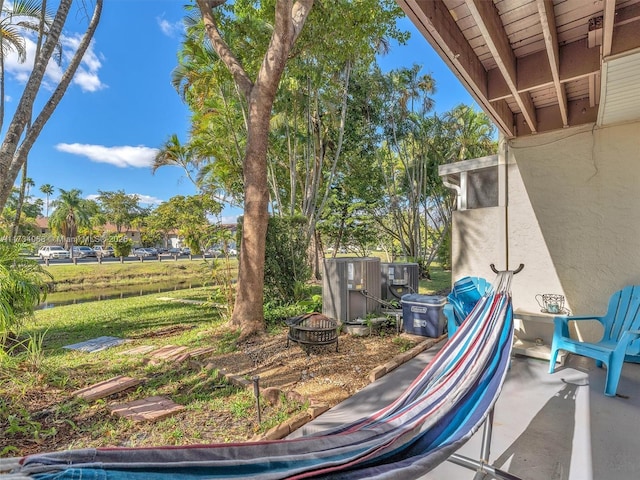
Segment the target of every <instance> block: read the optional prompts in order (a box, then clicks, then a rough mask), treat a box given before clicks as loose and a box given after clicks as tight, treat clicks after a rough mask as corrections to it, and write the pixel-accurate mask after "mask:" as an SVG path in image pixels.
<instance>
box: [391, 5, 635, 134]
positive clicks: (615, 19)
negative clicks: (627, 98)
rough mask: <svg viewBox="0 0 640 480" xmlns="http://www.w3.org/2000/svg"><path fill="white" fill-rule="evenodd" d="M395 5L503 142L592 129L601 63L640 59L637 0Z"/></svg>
mask: <svg viewBox="0 0 640 480" xmlns="http://www.w3.org/2000/svg"><path fill="white" fill-rule="evenodd" d="M397 2H398V4H399V5H400V6H401V7H402V9H403V10H404V11H405V13H406V14H407V16H408V17H409V18H410V20H411V21H412V22H413V23H414V25H416V27H417V28H418V29H419V30H420V32H421V33H422V35H424V37H425V38H426V39H427V40H428V41H429V43H430V44H431V46H432V47H433V48H434V49H435V50H436V51H437V52H438V53H439V54H440V56H441V57H442V58H443V60H444V61H445V62H446V63H447V64H448V66H449V67H450V68H451V70H452V71H453V72H454V73H455V74H456V76H457V77H458V78H459V79H460V80H461V81H462V83H463V84H464V85H465V86H466V87H467V90H468V91H469V92H470V93H471V95H472V96H473V98H474V99H475V100H476V101H477V102H478V104H479V105H480V106H481V107H482V108H483V109H484V111H485V112H486V113H487V114H488V115H490V116H491V117H492V118H493V120H494V122H495V123H496V124H497V126H498V128H499V129H500V130H501V131H502V132H503V133H504V134H505V136H507V137H513V136H520V135H529V134H535V133H539V132H545V131H549V130H554V129H558V128H566V127H569V126H574V125H581V124H584V123H588V122H592V121H596V118H597V114H598V110H599V108H601V105H600V92H601V87H600V83H601V81H605V80H604V79H603V75H602V68H603V62H605V63H606V62H607V59H617V58H618V57H620V56H623V55H624V56H626V55H628V54H633V52H636V51H640V34H638V32H639V31H640V1H636V0H624V1H622V0H617V2H616V0H598V2H596V3H589V4H583V3H581V2H582V0H564V1H562V2H558V1H556V0H527V1H526V2H524V1H523V3H522V4H520V3H518V2H517V1H516V0H499V1H498V0H493V1H491V0H397ZM554 4H555V6H554ZM616 4H618V5H623V6H622V7H621V8H616ZM449 9H451V10H449ZM589 27H590V30H589ZM590 46H591V48H590ZM517 55H520V56H517ZM639 94H640V93H639Z"/></svg>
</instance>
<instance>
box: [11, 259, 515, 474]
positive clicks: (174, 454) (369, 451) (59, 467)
mask: <svg viewBox="0 0 640 480" xmlns="http://www.w3.org/2000/svg"><path fill="white" fill-rule="evenodd" d="M512 275H513V274H512V272H501V273H500V274H499V275H498V278H497V279H496V282H495V283H494V285H495V291H494V292H493V293H489V294H487V295H485V296H483V297H482V298H481V299H480V301H479V302H478V303H477V305H476V306H475V308H474V309H473V311H472V312H471V313H470V314H469V317H467V319H466V321H464V322H463V324H462V325H461V327H460V328H459V329H458V331H457V332H456V334H455V335H454V336H453V337H452V338H451V339H450V340H449V341H448V342H447V343H446V344H445V345H444V346H443V347H442V349H441V350H440V351H439V352H438V354H437V355H436V356H435V358H434V359H433V360H432V361H431V362H430V363H429V365H427V367H426V368H425V369H424V370H423V371H422V372H421V373H420V375H419V376H418V377H417V378H416V379H415V380H414V381H413V383H412V384H411V385H410V386H409V387H408V388H407V389H406V390H405V391H404V392H403V393H402V394H401V395H400V397H399V398H398V399H397V400H395V401H394V402H393V403H391V404H390V405H388V406H387V407H385V408H383V409H381V410H379V411H377V412H376V413H374V414H372V415H371V416H368V417H365V418H362V419H360V420H358V421H355V422H353V423H351V424H348V425H343V426H340V427H338V428H334V429H331V430H328V431H324V432H320V433H318V434H315V435H311V436H307V437H303V438H298V439H284V440H276V441H262V442H249V443H232V444H213V445H193V446H186V447H155V448H97V449H93V448H92V449H82V450H70V451H62V452H56V453H44V454H36V455H31V456H27V457H25V458H23V459H21V460H20V465H19V468H18V469H17V471H16V472H14V473H15V476H14V478H22V477H24V478H37V479H56V480H63V479H76V478H78V479H79V478H82V479H83V480H86V479H105V480H107V479H109V480H120V479H134V480H135V479H174V478H175V479H181V480H184V479H194V480H195V479H204V478H207V479H219V478H228V479H240V478H251V479H258V480H269V479H283V478H287V479H303V478H323V479H337V478H340V479H394V480H395V479H398V478H416V477H419V476H420V475H422V474H425V473H426V472H428V471H430V470H432V469H433V468H435V467H436V466H437V465H439V464H440V463H441V462H443V461H445V460H446V459H447V458H448V457H449V456H450V455H451V454H452V453H453V452H455V451H456V450H458V449H459V448H460V447H461V446H462V445H463V444H464V443H465V442H466V441H467V440H468V439H469V438H470V437H471V436H472V435H473V434H474V433H475V432H476V431H477V430H478V428H479V427H480V426H481V425H482V423H483V421H484V420H485V418H486V416H487V414H488V412H489V411H490V410H491V409H492V407H493V405H494V404H495V402H496V400H497V398H498V395H499V394H500V390H501V388H502V384H503V381H504V378H505V375H506V372H507V370H508V365H509V359H510V355H511V344H512V335H513V315H512V307H511V295H510V291H509V288H510V282H511V278H512Z"/></svg>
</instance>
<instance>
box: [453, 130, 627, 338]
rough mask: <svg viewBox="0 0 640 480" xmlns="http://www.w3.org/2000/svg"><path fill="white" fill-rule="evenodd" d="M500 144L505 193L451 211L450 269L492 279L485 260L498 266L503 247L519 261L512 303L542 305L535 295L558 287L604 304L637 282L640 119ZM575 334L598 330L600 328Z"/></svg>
mask: <svg viewBox="0 0 640 480" xmlns="http://www.w3.org/2000/svg"><path fill="white" fill-rule="evenodd" d="M501 154H502V155H503V159H504V161H503V163H506V165H507V166H506V172H507V175H506V180H505V184H506V185H507V188H506V197H505V201H503V202H502V203H501V205H500V206H496V207H490V208H480V209H474V210H464V211H458V212H455V213H454V220H453V238H452V247H453V278H454V279H457V278H460V277H462V276H464V275H480V276H484V277H486V278H488V279H491V278H493V273H492V272H491V270H490V269H489V268H488V265H489V264H490V263H495V264H496V266H497V267H498V268H504V266H505V265H504V263H506V258H505V257H506V255H507V254H508V261H509V268H511V269H513V268H516V267H517V266H518V264H520V263H524V264H525V269H524V270H523V271H522V272H521V273H520V274H519V275H518V276H516V277H515V278H514V282H513V285H512V291H513V304H514V309H515V310H516V311H521V312H532V313H535V312H538V313H539V311H540V307H539V306H538V304H537V302H536V299H535V295H536V294H541V293H559V294H563V295H564V296H565V297H566V300H567V305H566V306H567V307H568V308H569V309H570V310H571V312H572V313H573V314H577V315H580V314H591V313H594V314H602V313H604V311H606V308H607V302H608V299H609V297H610V295H611V294H612V293H613V292H614V291H616V290H618V289H620V288H623V287H624V286H625V285H629V284H640V123H628V124H623V125H617V126H611V127H604V128H601V127H596V126H595V125H589V126H586V127H584V126H583V127H576V128H571V129H566V130H562V131H557V132H552V133H547V134H540V135H535V136H531V137H527V138H520V139H517V140H509V141H508V142H506V144H503V150H502V152H501ZM505 232H506V234H505ZM505 246H506V248H505ZM500 259H502V263H501V260H500ZM530 328H531V329H535V328H536V325H532V324H530ZM548 333H549V332H548V331H547V332H546V334H544V336H545V337H547V336H548ZM532 335H533V336H538V335H541V336H542V334H538V333H537V332H530V335H529V336H532ZM576 335H578V336H579V337H580V338H583V339H588V340H595V339H597V338H598V337H599V335H600V329H599V328H597V326H596V325H593V324H592V325H588V326H587V327H585V328H583V329H581V330H580V331H578V332H576ZM546 340H547V338H545V341H546Z"/></svg>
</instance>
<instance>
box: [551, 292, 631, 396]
mask: <svg viewBox="0 0 640 480" xmlns="http://www.w3.org/2000/svg"><path fill="white" fill-rule="evenodd" d="M581 320H597V321H599V322H600V323H601V324H602V326H603V327H604V334H603V336H602V339H601V340H600V341H599V342H596V343H589V342H581V341H579V340H575V339H573V338H571V337H570V336H569V322H571V321H581ZM554 325H555V328H554V332H553V342H552V343H551V358H550V360H549V373H553V372H554V370H555V367H556V360H557V359H558V350H565V351H567V352H570V353H575V354H577V355H582V356H584V357H589V358H593V359H594V360H595V361H596V366H598V367H602V364H605V365H606V366H607V381H606V383H605V387H604V393H605V395H608V396H610V397H615V395H616V390H617V389H618V381H619V380H620V373H621V372H622V365H623V363H624V362H633V363H640V285H631V286H628V287H625V288H624V289H622V290H620V291H618V292H616V293H614V294H613V295H612V296H611V299H610V300H609V308H608V310H607V313H606V314H605V315H603V316H601V317H597V316H575V317H570V316H557V317H555V318H554Z"/></svg>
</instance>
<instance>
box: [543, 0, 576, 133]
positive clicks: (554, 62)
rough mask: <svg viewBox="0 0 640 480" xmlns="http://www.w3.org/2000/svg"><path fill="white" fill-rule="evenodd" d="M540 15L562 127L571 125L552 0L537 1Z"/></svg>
mask: <svg viewBox="0 0 640 480" xmlns="http://www.w3.org/2000/svg"><path fill="white" fill-rule="evenodd" d="M536 4H537V7H538V14H539V15H540V25H541V26H542V36H543V37H544V45H545V48H546V51H547V56H548V58H549V66H550V67H551V68H550V70H551V78H552V79H553V86H554V88H555V90H556V95H557V97H558V107H559V109H560V118H561V120H562V126H563V127H567V126H568V125H569V118H568V114H567V91H566V90H565V88H564V85H563V84H562V83H561V82H560V48H559V47H558V34H557V33H556V16H555V14H554V13H553V2H552V1H551V0H536Z"/></svg>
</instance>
